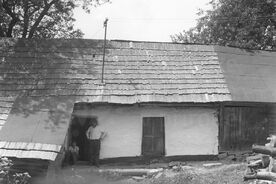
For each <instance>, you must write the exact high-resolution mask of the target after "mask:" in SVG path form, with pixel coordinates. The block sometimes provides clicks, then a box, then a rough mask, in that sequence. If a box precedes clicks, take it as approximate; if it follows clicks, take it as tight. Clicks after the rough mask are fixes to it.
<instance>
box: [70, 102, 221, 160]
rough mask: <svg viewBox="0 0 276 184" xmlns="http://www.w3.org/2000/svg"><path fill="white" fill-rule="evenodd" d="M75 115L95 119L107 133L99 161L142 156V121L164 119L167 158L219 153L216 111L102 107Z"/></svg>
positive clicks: (209, 109)
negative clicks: (145, 119)
mask: <svg viewBox="0 0 276 184" xmlns="http://www.w3.org/2000/svg"><path fill="white" fill-rule="evenodd" d="M74 114H75V115H78V116H97V117H98V121H99V126H100V127H101V128H102V129H103V130H105V131H106V132H107V134H108V135H107V137H106V138H105V139H104V140H103V141H102V145H101V153H100V157H101V158H112V157H133V156H140V155H141V147H142V118H143V117H154V116H155V117H165V151H166V156H176V155H215V154H217V153H218V120H217V116H216V115H215V114H216V110H215V109H211V108H200V107H190V108H188V107H178V108H174V107H159V106H147V107H138V106H131V107H123V106H105V107H97V108H93V109H88V110H79V111H76V110H75V111H74Z"/></svg>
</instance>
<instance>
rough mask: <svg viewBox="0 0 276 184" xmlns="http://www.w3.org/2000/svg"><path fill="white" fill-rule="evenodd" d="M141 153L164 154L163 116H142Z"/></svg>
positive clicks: (148, 154) (149, 154)
mask: <svg viewBox="0 0 276 184" xmlns="http://www.w3.org/2000/svg"><path fill="white" fill-rule="evenodd" d="M142 155H143V156H163V155H165V128H164V117H144V118H143V138H142Z"/></svg>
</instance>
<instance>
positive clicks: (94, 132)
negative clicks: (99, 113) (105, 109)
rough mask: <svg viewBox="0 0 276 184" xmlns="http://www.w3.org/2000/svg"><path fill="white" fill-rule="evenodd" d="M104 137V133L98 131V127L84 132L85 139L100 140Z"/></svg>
mask: <svg viewBox="0 0 276 184" xmlns="http://www.w3.org/2000/svg"><path fill="white" fill-rule="evenodd" d="M103 135H104V132H103V131H101V130H100V128H99V126H96V127H95V128H93V127H92V126H90V127H89V128H88V130H87V131H86V137H87V139H89V140H94V139H100V138H102V136H103Z"/></svg>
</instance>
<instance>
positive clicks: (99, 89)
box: [0, 39, 231, 103]
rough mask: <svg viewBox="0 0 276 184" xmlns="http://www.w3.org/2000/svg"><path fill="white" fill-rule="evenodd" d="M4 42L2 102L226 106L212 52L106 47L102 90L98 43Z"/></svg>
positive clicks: (162, 46)
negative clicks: (72, 99)
mask: <svg viewBox="0 0 276 184" xmlns="http://www.w3.org/2000/svg"><path fill="white" fill-rule="evenodd" d="M2 42H3V41H2ZM9 42H10V43H8V44H6V46H4V47H3V46H2V49H0V61H1V64H0V73H1V77H0V94H1V96H16V95H18V94H22V93H26V94H27V95H28V96H43V95H46V96H49V95H54V96H56V95H61V96H64V95H65V96H66V95H69V96H78V97H79V98H78V100H79V101H88V102H109V103H136V102H213V101H227V100H231V98H230V94H229V90H228V89H227V86H226V83H225V79H224V76H223V74H222V71H221V68H220V65H219V61H218V56H217V53H216V52H214V48H213V47H212V46H204V45H183V44H171V43H150V42H127V41H108V44H107V52H106V53H107V55H106V57H105V58H106V62H105V74H104V82H105V84H104V85H102V84H101V67H102V44H103V42H102V41H100V40H22V39H19V40H9ZM2 45H5V44H2ZM7 45H9V47H7ZM0 48H1V47H0Z"/></svg>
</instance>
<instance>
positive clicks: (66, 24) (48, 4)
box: [0, 0, 109, 38]
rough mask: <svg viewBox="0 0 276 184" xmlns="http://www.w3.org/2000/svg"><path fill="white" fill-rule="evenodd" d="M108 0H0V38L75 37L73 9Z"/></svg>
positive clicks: (85, 8) (80, 34)
mask: <svg viewBox="0 0 276 184" xmlns="http://www.w3.org/2000/svg"><path fill="white" fill-rule="evenodd" d="M107 1H109V0H0V37H22V38H76V37H82V36H83V33H82V32H81V30H79V29H75V28H74V24H73V23H74V21H75V19H74V18H73V10H74V9H75V8H76V7H79V6H81V7H82V8H83V9H84V10H85V11H86V12H88V13H89V12H90V11H89V8H90V7H91V6H97V5H100V4H102V3H105V2H107Z"/></svg>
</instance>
